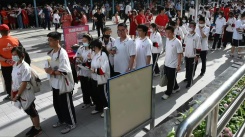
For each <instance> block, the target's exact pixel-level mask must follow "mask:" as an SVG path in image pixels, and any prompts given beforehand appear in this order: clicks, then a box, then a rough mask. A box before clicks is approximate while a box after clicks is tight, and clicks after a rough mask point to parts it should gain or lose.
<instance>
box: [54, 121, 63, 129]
mask: <svg viewBox="0 0 245 137" xmlns="http://www.w3.org/2000/svg"><path fill="white" fill-rule="evenodd" d="M65 124H66V123H65V122H63V123H60V122H57V123H55V124H53V128H57V127H61V126H63V125H65Z"/></svg>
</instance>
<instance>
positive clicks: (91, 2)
mask: <svg viewBox="0 0 245 137" xmlns="http://www.w3.org/2000/svg"><path fill="white" fill-rule="evenodd" d="M90 5H91V10H93V9H92V8H93V6H94V5H93V0H90Z"/></svg>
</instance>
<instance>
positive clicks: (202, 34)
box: [199, 27, 207, 38]
mask: <svg viewBox="0 0 245 137" xmlns="http://www.w3.org/2000/svg"><path fill="white" fill-rule="evenodd" d="M199 30H200V32H201V36H202V38H206V37H207V36H206V35H205V34H204V32H203V30H202V28H200V27H199Z"/></svg>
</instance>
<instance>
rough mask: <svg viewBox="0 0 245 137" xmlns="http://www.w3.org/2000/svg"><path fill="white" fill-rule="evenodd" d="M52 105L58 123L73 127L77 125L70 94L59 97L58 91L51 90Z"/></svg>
mask: <svg viewBox="0 0 245 137" xmlns="http://www.w3.org/2000/svg"><path fill="white" fill-rule="evenodd" d="M53 105H54V110H55V112H56V114H57V116H58V119H59V122H61V123H63V122H65V123H66V124H69V125H75V124H76V123H77V121H76V113H75V108H74V105H73V101H72V93H64V94H61V95H59V89H54V88H53Z"/></svg>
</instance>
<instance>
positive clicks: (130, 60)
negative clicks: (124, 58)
mask: <svg viewBox="0 0 245 137" xmlns="http://www.w3.org/2000/svg"><path fill="white" fill-rule="evenodd" d="M134 59H135V55H132V56H130V59H129V65H128V69H127V70H126V72H128V71H131V70H132V69H133V65H134Z"/></svg>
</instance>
